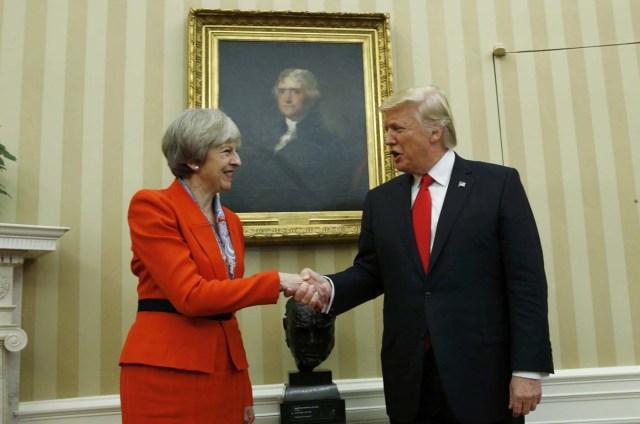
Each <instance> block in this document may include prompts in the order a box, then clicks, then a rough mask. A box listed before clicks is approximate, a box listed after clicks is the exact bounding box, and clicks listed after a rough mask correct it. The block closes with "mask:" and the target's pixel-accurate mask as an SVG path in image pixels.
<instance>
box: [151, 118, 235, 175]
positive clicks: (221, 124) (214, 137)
mask: <svg viewBox="0 0 640 424" xmlns="http://www.w3.org/2000/svg"><path fill="white" fill-rule="evenodd" d="M229 141H234V142H236V143H237V144H238V145H240V130H238V127H237V126H236V124H235V123H234V122H233V121H232V120H231V118H229V117H228V116H227V115H225V113H224V112H222V111H221V110H218V109H204V108H203V109H200V108H191V109H187V110H185V111H184V112H182V113H181V114H180V115H178V116H177V117H176V119H174V120H173V122H172V123H171V124H169V127H168V128H167V130H166V131H165V133H164V137H163V138H162V153H164V157H165V158H167V163H168V165H169V168H170V169H171V173H173V175H175V176H176V177H179V178H185V177H189V176H190V175H192V174H193V173H194V172H195V171H194V170H193V169H191V168H190V167H189V166H188V164H196V165H201V164H203V163H204V161H205V160H206V158H207V152H208V151H209V149H210V148H211V147H214V146H220V145H222V144H224V143H227V142H229Z"/></svg>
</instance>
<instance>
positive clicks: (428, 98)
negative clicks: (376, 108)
mask: <svg viewBox="0 0 640 424" xmlns="http://www.w3.org/2000/svg"><path fill="white" fill-rule="evenodd" d="M407 102H411V103H415V104H416V105H417V106H418V109H417V114H418V116H417V117H416V119H417V120H418V122H420V125H422V127H423V128H424V129H425V131H433V130H435V129H438V128H443V129H444V144H445V146H447V147H448V148H450V149H452V148H454V147H456V144H457V143H458V141H457V139H456V128H455V126H454V123H453V115H452V114H451V108H450V107H449V102H448V101H447V97H446V96H445V94H444V93H443V92H442V91H440V89H439V88H438V87H436V86H434V85H427V86H425V87H415V88H408V89H406V90H402V91H399V92H398V93H394V94H392V95H391V96H389V97H387V98H386V99H385V100H384V101H383V102H382V105H381V106H380V111H381V112H383V113H384V112H386V111H388V110H390V109H393V108H395V107H398V106H400V105H401V104H403V103H407Z"/></svg>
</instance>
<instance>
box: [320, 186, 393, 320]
mask: <svg viewBox="0 0 640 424" xmlns="http://www.w3.org/2000/svg"><path fill="white" fill-rule="evenodd" d="M372 213H373V211H372V209H371V196H370V194H368V195H367V197H366V199H365V204H364V210H363V212H362V225H361V229H360V238H359V241H358V254H357V255H356V257H355V259H354V261H353V265H352V266H351V267H349V268H347V269H346V270H344V271H342V272H339V273H337V274H332V275H329V276H328V277H329V278H331V280H332V281H333V283H334V286H335V298H334V301H333V305H332V307H331V311H330V312H331V313H332V314H334V315H338V314H341V313H343V312H346V311H348V310H349V309H352V308H354V307H356V306H358V305H360V304H361V303H364V302H366V301H368V300H371V299H374V298H376V297H377V296H379V295H381V294H382V292H383V288H382V282H381V278H380V272H379V269H378V258H377V254H376V250H375V243H374V232H373V228H372V224H371V222H372V218H371V214H372Z"/></svg>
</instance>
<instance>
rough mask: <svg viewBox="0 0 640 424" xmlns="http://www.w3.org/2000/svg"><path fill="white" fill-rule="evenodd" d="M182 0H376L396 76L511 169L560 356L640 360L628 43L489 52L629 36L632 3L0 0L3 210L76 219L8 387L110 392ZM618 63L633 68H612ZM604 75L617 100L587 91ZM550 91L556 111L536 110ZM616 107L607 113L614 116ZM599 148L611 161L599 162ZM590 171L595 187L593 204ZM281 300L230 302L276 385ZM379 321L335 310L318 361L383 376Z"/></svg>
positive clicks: (347, 249) (295, 265) (368, 307)
mask: <svg viewBox="0 0 640 424" xmlns="http://www.w3.org/2000/svg"><path fill="white" fill-rule="evenodd" d="M190 7H196V8H199V7H202V8H225V9H247V10H311V11H330V12H361V13H369V12H383V13H389V14H390V15H391V32H392V54H393V60H394V69H393V73H394V83H395V86H396V87H398V88H400V87H406V86H412V85H419V84H426V83H430V82H433V83H435V84H437V85H439V86H441V87H442V88H443V89H444V90H445V91H446V92H448V93H449V95H450V99H451V102H452V105H453V109H454V114H455V118H456V121H457V128H458V132H459V140H460V141H459V143H460V146H459V148H458V149H457V150H458V152H459V153H460V154H461V155H463V156H465V157H468V158H473V159H479V160H486V161H490V162H497V163H503V162H504V163H507V164H509V165H512V166H516V167H517V168H518V169H519V170H520V171H521V173H522V174H523V180H524V181H525V183H526V185H527V189H528V190H529V191H530V194H531V197H532V204H533V207H534V210H535V212H536V216H537V218H538V221H539V224H540V227H541V237H542V242H543V245H544V248H545V257H546V261H547V272H548V276H549V285H550V306H551V311H550V317H551V329H552V342H553V345H554V348H555V359H556V365H557V367H558V368H565V369H566V368H579V367H599V366H615V365H630V364H639V363H640V315H639V314H640V312H638V311H640V305H639V304H638V302H639V299H640V288H639V285H640V282H639V278H640V277H639V275H640V273H639V272H638V271H639V269H638V266H639V265H638V261H637V258H638V257H640V247H639V245H638V243H640V242H639V240H640V230H639V228H640V218H639V216H640V213H639V211H638V203H637V198H638V190H639V187H640V180H639V178H640V177H639V175H638V171H637V170H638V169H640V167H638V166H637V165H639V162H640V152H639V151H638V147H637V146H638V145H640V143H639V142H638V139H637V135H634V134H639V133H640V131H637V130H638V128H637V126H638V116H639V115H638V114H637V113H635V114H632V113H631V112H628V111H636V112H637V109H634V108H635V107H637V106H635V105H637V103H633V98H632V93H633V90H637V89H638V85H637V82H636V83H634V82H632V80H633V75H636V78H637V75H638V72H637V70H638V68H639V67H640V52H639V51H638V47H637V44H635V45H631V47H630V48H628V49H625V50H624V54H623V53H621V52H622V50H620V51H618V50H615V52H614V53H611V52H610V51H607V52H605V53H602V56H600V57H599V56H597V55H596V56H593V55H589V54H588V53H583V52H584V50H575V51H572V53H566V55H565V56H561V57H559V59H558V58H557V57H556V56H553V57H550V56H540V55H536V54H531V55H530V56H526V55H521V54H511V53H510V54H507V56H506V57H504V58H502V59H497V60H496V71H497V78H496V77H495V76H494V61H493V57H492V55H491V52H492V46H493V45H494V44H495V43H496V42H503V43H505V45H506V46H507V49H508V50H510V51H524V50H538V49H542V50H546V49H562V48H573V47H584V46H587V45H602V44H617V43H632V42H635V43H638V40H640V2H638V1H633V0H609V1H605V0H582V1H580V2H577V1H573V0H561V1H560V0H548V1H543V0H535V1H534V0H532V1H528V2H523V1H519V0H478V1H467V0H393V1H392V0H375V1H374V0H359V1H357V0H324V1H323V0H307V1H302V0H301V1H298V0H292V1H285V0H220V1H213V0H212V1H200V2H199V1H188V0H185V1H176V0H165V1H164V2H158V1H152V0H146V1H145V0H140V1H126V0H109V1H107V0H94V1H85V0H50V1H45V0H25V1H16V0H0V22H1V27H0V99H1V100H0V125H2V127H1V128H0V142H3V143H4V144H5V145H7V147H8V148H9V149H10V150H11V151H12V152H14V153H16V154H17V156H18V163H17V164H9V169H8V170H7V171H6V172H5V173H4V174H3V180H4V181H3V182H4V184H5V185H6V186H7V188H8V189H9V191H10V192H11V193H13V197H12V198H11V199H8V198H2V199H0V210H1V211H2V212H1V213H2V215H0V218H1V219H2V220H3V221H6V222H15V223H24V224H37V225H54V226H68V227H71V231H70V232H69V233H68V234H66V235H65V236H64V237H63V238H62V240H61V242H60V249H59V250H58V251H57V252H55V253H51V254H48V255H46V256H44V257H42V258H41V259H39V260H38V261H37V262H31V263H28V264H27V265H26V267H25V275H24V277H25V278H24V279H25V284H24V286H25V287H24V310H23V328H24V329H25V330H26V331H27V333H28V334H29V337H30V341H29V345H28V347H27V348H26V349H25V350H24V351H23V353H22V378H21V400H23V401H28V400H39V399H54V398H65V397H76V396H91V395H100V394H113V393H117V392H118V367H117V358H118V354H119V351H120V347H121V345H122V342H123V339H124V337H125V336H126V332H127V329H128V327H129V325H130V323H131V321H132V319H133V316H134V310H135V303H136V296H135V280H134V278H133V277H132V276H131V275H130V272H129V270H128V260H129V256H130V253H129V241H128V232H127V228H126V222H125V218H124V217H125V214H126V208H127V204H128V200H129V198H130V196H131V195H132V193H133V192H134V191H136V190H137V189H139V188H141V187H161V186H164V185H167V184H168V183H169V182H170V180H171V176H170V173H169V172H168V170H167V168H166V166H165V165H164V163H163V159H162V156H161V153H160V149H159V140H160V137H161V134H162V132H163V129H164V127H165V126H166V125H167V124H168V122H170V120H171V119H172V118H173V117H174V116H175V115H176V114H177V113H178V112H179V111H180V110H181V109H182V108H184V107H185V105H186V51H185V49H186V44H187V41H186V34H187V31H186V16H187V11H188V9H189V8H190ZM616 52H617V53H616ZM598 59H600V62H597V61H598ZM557 60H560V64H559V66H558V63H556V62H554V61H557ZM565 60H566V61H570V62H571V63H578V64H581V66H582V68H583V69H586V70H589V69H593V66H598V65H597V63H603V62H605V63H609V64H611V63H613V67H606V68H602V69H604V70H603V71H602V73H604V75H605V78H601V77H598V75H599V74H598V75H596V82H595V83H593V80H586V81H585V82H584V83H581V82H579V81H575V80H574V79H573V74H572V73H571V72H575V71H576V69H580V68H576V67H567V66H563V61H565ZM594 63H595V64H596V65H594ZM552 65H554V66H552ZM597 69H600V68H597ZM616 70H618V71H616ZM570 71H571V72H570ZM554 72H556V73H554ZM610 72H613V73H610ZM616 72H617V73H616ZM634 72H635V74H634ZM619 75H625V76H626V80H625V81H626V82H624V83H619V84H618V83H616V81H615V78H616V77H617V76H619ZM549 77H551V79H552V80H553V83H554V84H553V85H552V86H550V85H549V83H548V81H547V80H546V79H548V78H549ZM496 82H497V86H498V98H499V102H498V101H497V99H496ZM612 83H613V86H614V87H615V88H616V89H617V91H616V93H617V97H615V99H616V100H611V101H614V102H617V103H615V104H614V105H611V104H601V103H600V102H599V101H596V99H599V98H600V97H598V96H602V92H603V91H606V89H608V88H610V87H611V86H612V85H611V84H612ZM567 87H571V90H566V93H565V94H566V95H564V96H560V94H558V93H561V94H562V92H563V91H562V90H563V88H567ZM625 90H631V93H625ZM552 98H553V99H554V101H553V106H554V108H555V109H554V114H553V115H551V116H553V117H557V116H559V117H560V118H559V119H558V118H554V119H551V118H550V116H549V115H547V112H548V111H549V108H550V107H551V103H550V102H551V99H552ZM636 98H640V96H637V97H636ZM567 99H568V100H567ZM498 103H499V104H500V105H501V114H500V116H499V114H498ZM548 106H549V107H548ZM611 106H615V108H614V110H616V111H618V112H620V113H619V114H618V113H616V114H607V112H608V111H609V110H610V107H611ZM533 107H537V109H531V108H533ZM568 109H570V110H572V111H577V112H576V113H573V112H572V114H571V120H572V122H571V126H569V127H568V128H577V129H578V130H581V131H582V132H580V131H578V132H577V135H576V133H575V131H574V130H571V131H568V132H569V133H571V132H573V133H571V134H568V135H567V134H566V133H567V131H565V130H564V128H565V123H566V121H567V119H568V116H567V115H566V111H567V110H568ZM587 109H588V111H589V113H580V111H583V112H584V111H585V110H587ZM532 110H533V111H534V112H535V113H534V114H532V113H531V111H532ZM560 112H562V113H560ZM563 113H564V114H563ZM603 114H607V116H606V120H604V121H603ZM532 116H533V117H534V118H535V119H534V120H533V121H532V120H531V119H529V118H530V117H532ZM622 116H624V125H622V126H621V125H618V124H619V123H620V122H621V121H620V120H621V119H622ZM500 118H501V119H500ZM600 123H602V125H598V124H600ZM549 125H554V126H552V127H549ZM501 129H502V134H501ZM548 130H553V134H554V137H547V131H548ZM501 135H502V137H501ZM583 136H584V137H587V141H585V139H584V138H583ZM567 137H569V138H567ZM634 137H635V138H634ZM567 139H569V140H574V139H575V140H577V141H576V142H575V143H574V142H570V143H567V142H566V140H567ZM541 140H542V141H541ZM585 142H587V143H588V144H587V146H588V148H586V149H585V148H584V144H583V143H585ZM634 143H635V144H634ZM602 155H605V157H606V158H609V159H610V160H608V161H605V162H604V166H603V162H602V161H599V158H600V157H602ZM607 155H609V156H607ZM503 158H504V159H503ZM559 162H561V164H562V165H563V166H556V165H557V164H558V163H559ZM589 169H598V171H599V172H598V173H597V177H590V176H589V173H588V170H589ZM611 174H615V177H614V178H611V177H610V176H611ZM538 176H541V177H543V178H541V179H539V178H537V177H538ZM588 178H593V179H594V180H593V181H592V182H593V184H595V185H598V195H597V196H596V200H593V201H590V200H589V199H590V198H591V197H590V194H589V184H587V183H588V182H589V181H587V179H588ZM585 181H586V182H585ZM560 182H562V190H561V191H559V192H558V191H557V190H556V191H554V190H553V187H555V184H559V183H560ZM583 182H584V183H583ZM578 191H579V192H580V193H582V197H579V198H576V197H575V196H576V194H575V193H576V192H578ZM611 193H614V194H615V196H613V197H611V196H612V195H611ZM585 199H586V200H585ZM634 200H635V203H633V201H634ZM611 202H614V203H615V202H617V203H615V206H616V207H614V208H613V209H611V208H607V206H608V205H610V204H611ZM590 206H595V208H596V210H599V212H592V211H591V209H589V207H590ZM559 211H560V212H561V213H560V212H559ZM594 214H595V218H596V221H595V222H597V226H594V225H593V222H594V221H593V218H594ZM354 252H355V244H354V243H348V244H329V245H305V246H271V247H259V248H258V247H253V248H250V249H249V251H248V253H247V271H248V272H250V273H251V272H255V271H258V270H261V269H266V268H278V269H282V270H285V271H296V270H299V269H300V268H302V267H304V266H310V267H313V268H317V269H318V270H320V271H322V272H331V271H334V270H339V269H342V268H344V267H346V266H347V265H348V264H349V263H350V262H351V259H352V257H353V254H354ZM283 306H284V301H283V300H281V301H280V302H279V303H278V305H273V306H265V307H256V308H250V309H247V310H244V311H242V312H241V313H240V314H239V315H240V317H241V325H242V329H243V333H244V337H245V341H246V345H247V351H248V355H249V358H250V362H251V368H250V370H251V376H252V381H253V383H254V384H267V383H280V382H283V381H284V380H285V379H286V373H287V371H288V370H292V369H295V365H294V364H293V361H292V359H291V356H290V354H289V352H288V350H287V347H286V345H285V344H284V337H283V332H282V329H281V317H282V316H283ZM380 336H381V303H380V301H379V300H377V301H375V302H370V303H369V304H365V305H362V306H361V307H358V308H357V309H355V310H354V311H351V312H349V313H347V314H345V315H343V316H341V317H340V318H339V319H338V329H337V344H336V348H335V350H334V351H333V353H332V355H331V357H330V358H329V359H328V360H327V362H326V363H325V364H324V365H323V366H324V367H327V368H331V369H332V370H333V372H334V378H337V379H344V378H365V377H373V376H379V375H380V369H379V359H378V352H379V350H380Z"/></svg>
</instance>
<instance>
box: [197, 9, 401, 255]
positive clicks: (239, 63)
mask: <svg viewBox="0 0 640 424" xmlns="http://www.w3.org/2000/svg"><path fill="white" fill-rule="evenodd" d="M188 65H189V73H188V103H189V106H190V107H215V108H220V109H221V110H223V111H224V112H225V113H226V114H227V115H229V117H231V119H232V120H233V121H234V122H235V123H236V124H237V125H238V128H239V129H240V133H241V145H240V147H239V154H240V158H241V161H242V166H241V167H240V168H239V169H238V170H237V171H235V173H234V177H233V186H232V189H231V190H229V191H227V192H224V193H222V194H221V198H222V203H223V204H224V205H225V206H227V207H228V208H230V209H231V210H233V211H234V212H236V213H238V215H239V216H240V219H241V220H242V222H243V226H244V230H245V238H246V241H247V243H248V244H269V243H278V242H304V241H342V240H353V239H355V238H357V236H358V234H359V230H360V218H361V214H362V205H363V202H364V198H365V195H366V192H367V190H369V189H370V188H372V187H374V186H376V185H378V184H380V183H382V182H384V181H386V180H388V179H390V178H392V177H393V176H395V170H394V168H393V163H392V162H391V160H390V158H389V156H388V154H387V153H386V150H385V146H384V138H383V137H384V133H383V129H382V122H381V116H380V114H379V112H378V106H379V105H380V103H381V101H382V99H384V98H385V97H387V96H388V95H389V94H390V93H391V90H392V81H391V52H390V40H389V16H388V15H386V14H355V13H340V14H333V13H313V12H252V11H239V10H206V9H192V10H191V11H190V13H189V58H188Z"/></svg>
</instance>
